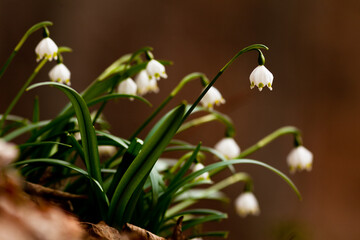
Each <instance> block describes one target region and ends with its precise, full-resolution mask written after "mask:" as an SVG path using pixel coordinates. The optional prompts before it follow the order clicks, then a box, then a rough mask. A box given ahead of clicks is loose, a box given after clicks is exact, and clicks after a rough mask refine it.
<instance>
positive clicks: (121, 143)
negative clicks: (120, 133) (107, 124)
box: [95, 130, 130, 149]
mask: <svg viewBox="0 0 360 240" xmlns="http://www.w3.org/2000/svg"><path fill="white" fill-rule="evenodd" d="M95 132H96V134H98V135H100V136H104V137H106V138H108V139H111V140H112V141H114V142H116V143H117V144H118V145H119V146H122V147H123V148H125V149H127V148H128V145H129V144H130V143H129V141H127V140H125V139H123V138H119V137H116V136H114V135H112V134H110V133H106V132H102V131H98V130H96V131H95Z"/></svg>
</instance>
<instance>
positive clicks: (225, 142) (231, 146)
mask: <svg viewBox="0 0 360 240" xmlns="http://www.w3.org/2000/svg"><path fill="white" fill-rule="evenodd" d="M214 148H215V150H217V151H218V152H220V153H221V154H223V155H224V156H225V157H226V158H227V159H233V158H236V157H238V156H239V154H240V147H239V145H237V143H236V142H235V140H234V139H233V138H231V137H227V138H223V139H221V140H220V141H219V142H218V143H217V144H215V147H214Z"/></svg>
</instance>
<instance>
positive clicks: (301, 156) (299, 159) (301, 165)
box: [287, 146, 313, 173]
mask: <svg viewBox="0 0 360 240" xmlns="http://www.w3.org/2000/svg"><path fill="white" fill-rule="evenodd" d="M312 162H313V154H312V153H311V152H310V151H309V150H307V149H306V148H305V147H303V146H298V147H296V148H294V149H292V150H291V151H290V153H289V155H288V156H287V164H288V165H289V168H290V172H291V173H294V172H296V170H300V171H301V170H304V169H306V170H308V171H310V170H311V168H312Z"/></svg>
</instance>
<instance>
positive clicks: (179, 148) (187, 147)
mask: <svg viewBox="0 0 360 240" xmlns="http://www.w3.org/2000/svg"><path fill="white" fill-rule="evenodd" d="M185 144H186V145H185ZM195 148H196V147H195V146H193V145H190V144H188V143H186V142H181V146H172V147H167V148H166V149H165V151H164V152H173V151H189V150H194V149H195ZM200 151H202V152H208V153H211V154H213V155H214V156H215V157H217V158H219V159H220V160H221V161H223V162H227V161H228V159H226V158H225V157H224V156H223V155H222V154H221V153H219V152H218V151H216V150H215V149H213V148H210V147H201V148H200ZM227 166H228V167H229V169H230V171H231V172H232V173H235V168H234V167H233V166H232V165H227ZM210 175H212V174H210Z"/></svg>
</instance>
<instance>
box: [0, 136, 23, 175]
mask: <svg viewBox="0 0 360 240" xmlns="http://www.w3.org/2000/svg"><path fill="white" fill-rule="evenodd" d="M18 155H19V149H18V148H17V147H16V145H15V144H13V143H8V142H6V141H4V140H3V139H0V168H2V167H4V166H6V165H8V164H10V163H11V162H13V161H15V159H16V158H17V157H18Z"/></svg>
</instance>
